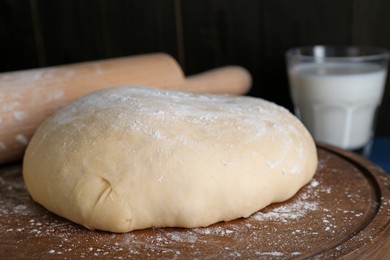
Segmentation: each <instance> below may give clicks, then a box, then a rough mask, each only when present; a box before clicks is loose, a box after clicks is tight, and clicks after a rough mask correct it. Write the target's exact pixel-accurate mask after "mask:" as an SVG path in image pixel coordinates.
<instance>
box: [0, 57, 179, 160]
mask: <svg viewBox="0 0 390 260" xmlns="http://www.w3.org/2000/svg"><path fill="white" fill-rule="evenodd" d="M151 75H153V77H151ZM183 82H184V76H183V72H182V71H181V69H180V67H179V65H178V64H177V62H176V61H175V60H174V59H173V58H172V57H170V56H168V55H166V54H147V55H139V56H132V57H125V58H116V59H109V60H103V61H94V62H85V63H79V64H70V65H63V66H57V67H50V68H40V69H31V70H26V71H16V72H8V73H1V74H0V89H1V92H0V104H1V105H0V124H1V129H0V164H1V163H4V162H9V161H14V160H18V159H21V157H22V155H23V152H24V149H25V147H26V144H27V143H28V141H29V139H30V138H31V136H32V134H33V133H34V131H35V129H36V128H37V127H38V126H39V124H40V123H41V122H42V121H43V120H44V119H46V118H47V117H48V116H49V115H51V114H52V113H53V112H54V111H56V110H57V109H58V108H60V107H62V106H63V105H65V104H67V103H69V102H70V101H73V100H74V99H76V98H78V97H80V96H83V95H85V94H87V93H89V92H91V91H94V90H97V89H101V88H107V87H113V86H120V85H129V84H143V85H145V86H155V87H162V88H173V89H179V88H181V87H182V85H183Z"/></svg>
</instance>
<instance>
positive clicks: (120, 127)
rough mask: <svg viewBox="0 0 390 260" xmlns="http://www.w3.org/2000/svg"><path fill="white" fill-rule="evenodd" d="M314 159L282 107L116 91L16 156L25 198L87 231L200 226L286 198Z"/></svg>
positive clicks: (56, 121) (64, 117) (62, 115)
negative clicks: (27, 194)
mask: <svg viewBox="0 0 390 260" xmlns="http://www.w3.org/2000/svg"><path fill="white" fill-rule="evenodd" d="M316 166H317V152H316V148H315V145H314V142H313V139H312V138H311V136H310V135H309V133H308V132H307V130H306V129H305V128H304V126H303V125H302V124H301V123H300V122H299V121H298V120H297V119H296V118H295V117H294V116H293V115H292V114H290V113H289V112H288V111H287V110H286V109H284V108H282V107H279V106H277V105H275V104H273V103H270V102H267V101H265V100H262V99H258V98H251V97H242V96H226V95H199V94H191V93H185V92H175V91H166V90H157V89H151V88H142V87H117V88H112V89H106V90H100V91H97V92H95V93H92V94H89V95H87V96H84V97H82V98H80V99H78V100H77V101H75V102H73V103H72V104H70V105H68V106H66V107H64V108H63V109H61V110H60V111H59V112H58V113H56V114H55V115H54V116H52V117H51V118H49V119H47V120H46V121H45V122H44V123H43V124H42V125H41V126H40V128H39V129H38V130H37V132H36V133H35V135H34V136H33V138H32V140H31V142H30V144H29V146H28V148H27V151H26V153H25V157H24V165H23V175H24V180H25V183H26V186H27V189H28V191H29V192H30V194H31V196H32V198H33V199H34V200H35V201H37V202H38V203H40V204H42V205H43V206H44V207H46V208H47V209H48V210H49V211H52V212H54V213H56V214H58V215H60V216H63V217H65V218H67V219H69V220H72V221H74V222H76V223H79V224H81V225H83V226H85V227H87V228H90V229H100V230H107V231H112V232H127V231H131V230H135V229H143V228H149V227H153V226H163V227H166V226H170V227H188V228H190V227H199V226H207V225H210V224H213V223H216V222H219V221H228V220H232V219H236V218H240V217H248V216H250V215H251V214H252V213H254V212H256V211H258V210H260V209H262V208H263V207H265V206H267V205H268V204H270V203H272V202H281V201H284V200H286V199H288V198H290V197H292V196H293V195H294V194H295V193H296V192H297V191H298V190H299V189H300V188H301V187H302V186H303V185H305V184H306V183H308V182H309V181H310V180H311V178H312V177H313V175H314V173H315V170H316Z"/></svg>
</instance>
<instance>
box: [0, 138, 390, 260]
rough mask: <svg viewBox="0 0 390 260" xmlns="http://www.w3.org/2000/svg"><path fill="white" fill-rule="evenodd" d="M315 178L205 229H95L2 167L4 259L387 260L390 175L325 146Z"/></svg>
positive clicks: (16, 169)
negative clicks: (58, 211) (39, 197)
mask: <svg viewBox="0 0 390 260" xmlns="http://www.w3.org/2000/svg"><path fill="white" fill-rule="evenodd" d="M318 155H319V167H318V170H317V172H316V175H315V176H314V179H313V180H312V181H311V182H310V183H309V184H308V185H306V186H305V187H304V188H302V189H301V190H300V191H299V192H298V193H297V194H296V195H295V196H294V197H293V198H292V199H290V200H288V201H286V202H283V203H279V204H273V205H270V206H268V207H267V208H265V209H264V210H262V211H260V212H257V213H255V214H253V215H252V216H251V217H249V218H247V219H238V220H235V221H230V222H226V223H217V224H215V225H212V226H210V227H206V228H193V229H177V228H152V229H146V230H139V231H135V232H130V233H126V234H113V233H107V232H99V231H91V230H87V229H85V228H83V227H81V226H78V225H75V224H73V223H71V222H69V221H67V220H65V219H62V218H60V217H57V216H55V215H53V214H51V213H49V212H47V211H46V210H45V209H44V208H42V207H40V206H39V205H37V204H35V203H34V202H33V201H31V199H30V197H29V195H28V193H27V191H26V190H25V186H24V184H23V180H22V176H21V166H20V165H18V164H15V165H8V166H5V167H3V168H2V169H1V170H0V233H1V234H2V236H0V251H1V252H2V257H4V258H29V259H31V258H35V259H38V258H61V259H64V258H70V259H72V258H90V257H107V258H115V257H116V258H120V257H121V258H161V259H164V258H178V259H181V258H199V259H203V258H229V257H230V258H266V259H280V258H283V259H286V258H298V259H300V258H313V257H315V258H316V259H330V258H331V259H334V258H340V257H343V258H346V259H372V258H373V257H375V258H376V259H385V257H388V255H389V254H390V176H389V175H388V174H386V173H385V172H383V171H382V170H381V169H380V168H378V167H377V166H375V165H374V164H372V163H371V162H369V161H366V160H365V159H363V158H361V157H359V156H357V155H355V154H352V153H350V152H346V151H343V150H340V149H336V148H332V147H329V146H322V145H321V146H319V149H318Z"/></svg>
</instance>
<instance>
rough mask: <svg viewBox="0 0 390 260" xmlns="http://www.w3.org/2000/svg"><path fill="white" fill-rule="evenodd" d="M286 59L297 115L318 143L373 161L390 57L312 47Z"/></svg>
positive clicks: (297, 50) (291, 52) (384, 52)
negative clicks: (379, 110)
mask: <svg viewBox="0 0 390 260" xmlns="http://www.w3.org/2000/svg"><path fill="white" fill-rule="evenodd" d="M286 58H287V69H288V76H289V82H290V92H291V96H292V101H293V104H294V110H295V114H296V115H297V116H298V117H299V118H300V119H301V121H302V122H303V124H304V125H305V126H306V127H307V129H308V130H309V131H310V132H311V134H312V135H313V137H314V139H316V141H319V142H322V143H327V144H331V145H335V146H338V147H341V148H344V149H347V150H352V151H355V152H358V153H360V154H362V155H363V156H368V154H369V152H370V148H371V140H372V136H373V131H374V126H375V117H376V113H377V110H378V107H379V105H380V103H381V100H382V96H383V92H384V88H385V81H386V74H387V63H388V58H389V53H388V51H387V50H386V49H381V48H374V47H347V46H344V47H343V46H340V47H337V46H308V47H300V48H293V49H290V50H288V51H287V53H286Z"/></svg>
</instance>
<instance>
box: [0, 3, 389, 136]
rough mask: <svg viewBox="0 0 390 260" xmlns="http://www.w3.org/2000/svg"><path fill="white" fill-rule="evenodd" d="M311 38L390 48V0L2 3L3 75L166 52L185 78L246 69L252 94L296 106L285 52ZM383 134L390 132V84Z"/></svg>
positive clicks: (319, 41) (381, 120)
mask: <svg viewBox="0 0 390 260" xmlns="http://www.w3.org/2000/svg"><path fill="white" fill-rule="evenodd" d="M312 44H344V45H375V46H380V47H385V48H388V49H390V1H388V0H316V1H313V0H0V72H6V71H13V70H21V69H28V68H37V67H45V66H53V65H60V64H67V63H75V62H82V61H89V60H96V59H104V58H111V57H118V56H128V55H135V54H143V53H150V52H166V53H169V54H171V55H172V56H173V57H175V58H176V59H177V60H178V61H179V63H180V64H181V66H182V67H183V69H184V71H185V73H186V74H187V75H188V74H194V73H197V72H201V71H204V70H208V69H211V68H214V67H219V66H223V65H228V64H236V65H241V66H243V67H245V68H247V69H248V70H249V71H250V72H251V74H252V76H253V79H254V84H253V88H252V90H251V92H250V93H249V95H251V96H257V97H262V98H265V99H268V100H271V101H274V102H276V103H278V104H280V105H283V106H285V107H287V108H289V109H291V100H290V97H289V92H288V84H287V76H286V72H285V60H284V53H285V51H286V50H287V49H288V48H291V47H294V46H299V45H312ZM387 85H389V84H387ZM0 91H1V90H0ZM376 132H377V134H378V135H385V136H390V87H389V86H387V90H386V92H385V96H384V99H383V103H382V106H381V109H380V113H379V118H378V126H377V131H376Z"/></svg>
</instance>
